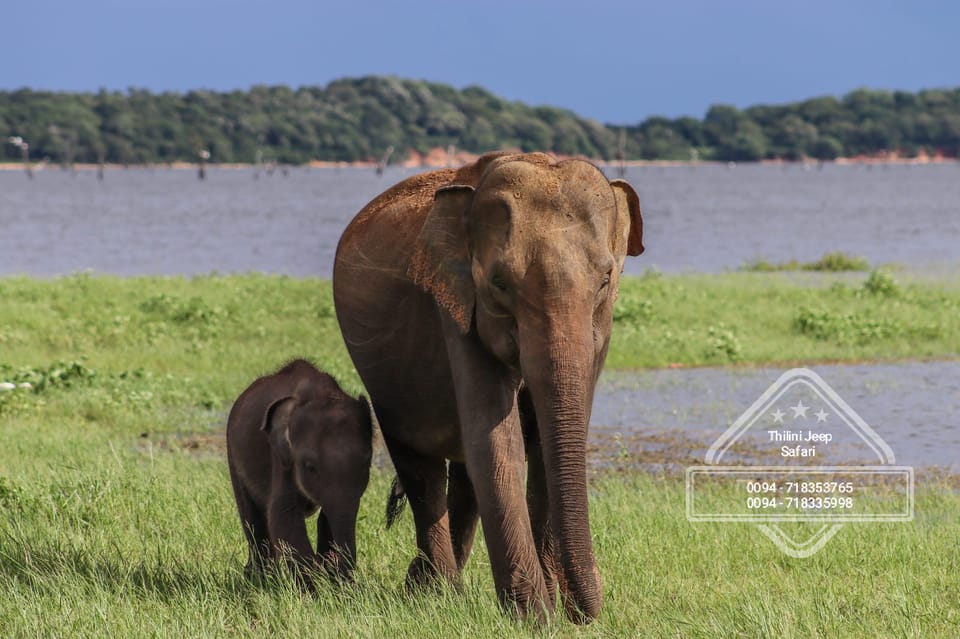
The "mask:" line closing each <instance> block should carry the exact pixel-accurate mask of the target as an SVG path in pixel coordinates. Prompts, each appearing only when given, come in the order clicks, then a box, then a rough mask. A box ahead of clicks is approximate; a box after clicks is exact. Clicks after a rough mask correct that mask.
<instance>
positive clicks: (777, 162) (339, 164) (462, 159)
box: [0, 153, 960, 171]
mask: <svg viewBox="0 0 960 639" xmlns="http://www.w3.org/2000/svg"><path fill="white" fill-rule="evenodd" d="M478 157H479V154H474V153H457V154H456V156H455V157H454V158H453V160H452V161H451V160H450V159H448V158H447V157H446V155H445V154H437V153H430V154H427V155H420V154H412V155H411V156H410V157H409V158H407V159H406V160H404V161H402V162H397V163H394V164H389V165H388V166H387V168H388V169H389V168H397V167H400V168H407V169H410V168H413V169H415V168H422V169H425V170H426V169H443V168H456V167H459V166H463V165H464V164H469V163H471V162H473V161H474V160H476V159H477V158H478ZM557 157H558V158H563V157H566V156H560V155H558V156H557ZM586 159H587V160H588V161H590V162H593V163H594V164H596V165H597V166H599V167H601V168H605V169H616V168H618V167H620V166H625V167H628V168H636V167H697V166H719V167H728V168H733V167H735V166H738V165H746V166H755V165H760V166H765V165H773V166H803V167H812V166H823V165H830V164H835V165H837V166H851V165H853V166H857V165H871V166H872V165H929V164H934V165H948V164H960V158H953V157H946V156H943V155H934V156H930V155H923V154H921V155H918V156H916V157H913V158H907V157H900V156H898V155H897V154H895V153H894V154H886V155H879V156H854V157H840V158H835V159H833V160H815V159H811V158H807V159H803V160H784V159H781V158H777V159H771V160H760V161H759V162H732V161H730V162H725V161H721V160H697V161H690V160H627V161H625V162H623V163H621V162H619V161H616V160H612V161H604V160H594V159H590V158H586ZM199 166H200V164H199V163H197V162H183V161H177V162H153V163H145V164H126V165H125V164H116V163H106V164H104V165H103V169H104V170H105V171H118V170H124V169H169V170H197V169H198V168H199ZM377 167H378V163H377V162H376V161H373V160H362V161H352V162H348V161H336V160H311V161H310V162H307V163H306V164H261V165H259V167H258V165H257V164H254V163H245V162H224V163H217V162H207V163H206V168H207V169H246V170H250V169H257V168H260V169H261V170H264V171H272V170H276V169H278V168H280V169H285V168H301V169H302V168H307V169H376V168H377ZM24 168H25V167H24V165H23V163H22V162H0V171H23V170H24ZM99 168H100V165H98V164H93V163H87V162H77V163H74V164H72V165H61V164H58V163H53V162H44V161H39V162H32V163H31V164H30V169H31V170H33V171H56V170H60V171H69V170H74V171H96V170H98V169H99Z"/></svg>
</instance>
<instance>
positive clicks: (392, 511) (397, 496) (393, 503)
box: [387, 475, 407, 529]
mask: <svg viewBox="0 0 960 639" xmlns="http://www.w3.org/2000/svg"><path fill="white" fill-rule="evenodd" d="M406 503H407V494H406V493H405V492H403V486H401V485H400V478H399V477H397V476H396V475H394V477H393V484H391V485H390V495H389V496H388V497H387V529H389V528H390V526H392V525H393V522H394V521H396V519H397V517H399V516H400V514H401V513H402V512H403V506H404V505H405V504H406Z"/></svg>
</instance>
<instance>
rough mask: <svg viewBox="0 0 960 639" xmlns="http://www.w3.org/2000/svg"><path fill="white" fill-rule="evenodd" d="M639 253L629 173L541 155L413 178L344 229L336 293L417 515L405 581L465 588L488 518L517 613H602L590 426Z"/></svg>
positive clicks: (503, 157) (494, 560)
mask: <svg viewBox="0 0 960 639" xmlns="http://www.w3.org/2000/svg"><path fill="white" fill-rule="evenodd" d="M642 250H643V245H642V221H641V214H640V205H639V200H638V198H637V194H636V192H635V191H634V190H633V188H632V187H631V186H630V185H629V184H628V183H626V182H624V181H622V180H614V181H612V182H611V181H608V180H607V179H606V177H604V175H603V173H602V172H601V171H600V170H599V169H597V168H596V167H595V166H593V165H592V164H590V163H589V162H585V161H582V160H563V161H556V160H555V159H554V158H552V157H551V156H548V155H544V154H503V153H500V154H490V155H486V156H483V157H481V158H480V159H479V160H478V161H477V162H476V163H474V164H471V165H468V166H464V167H462V168H460V169H447V170H441V171H435V172H431V173H424V174H421V175H417V176H414V177H411V178H409V179H407V180H405V181H403V182H401V183H400V184H397V185H396V186H394V187H393V188H391V189H389V190H387V191H386V192H384V193H383V194H381V195H380V196H379V197H377V198H376V199H374V200H373V201H372V202H370V203H369V204H368V205H367V206H366V207H365V208H364V209H363V210H362V211H360V213H359V214H358V215H357V216H356V217H355V218H354V219H353V221H352V222H351V223H350V224H349V225H348V227H347V229H346V230H345V231H344V233H343V236H342V237H341V239H340V243H339V245H338V248H337V255H336V261H335V265H334V276H333V289H334V302H335V306H336V311H337V319H338V320H339V322H340V327H341V329H342V331H343V336H344V340H345V342H346V345H347V349H348V350H349V352H350V355H351V357H352V359H353V362H354V364H355V365H356V369H357V372H358V373H359V374H360V377H361V378H362V380H363V382H364V384H365V385H366V388H367V391H368V392H369V394H370V398H371V402H372V404H373V408H374V412H375V413H376V415H377V418H378V420H379V424H380V429H381V431H382V433H383V436H384V441H385V442H386V445H387V448H388V450H389V452H390V456H391V459H392V460H393V463H394V466H395V468H396V471H397V475H398V477H399V480H400V484H401V485H402V488H403V491H404V492H405V493H406V494H407V497H408V499H409V502H410V505H411V509H412V510H413V516H414V522H415V525H416V531H417V547H418V555H417V557H416V558H415V559H414V561H413V563H412V564H411V565H410V569H409V571H408V575H407V580H408V583H413V584H418V583H422V582H425V581H430V580H432V579H434V578H437V577H445V578H446V579H448V580H450V581H451V582H454V583H456V582H457V580H458V578H459V572H460V569H461V568H462V566H463V564H464V562H465V561H466V558H467V556H468V555H469V552H470V547H471V544H472V541H473V536H474V532H475V528H476V522H477V517H478V515H479V518H480V520H481V521H482V523H483V530H484V539H485V542H486V544H487V548H488V551H489V555H490V562H491V566H492V569H493V577H494V582H495V584H496V589H497V594H498V597H499V599H500V601H501V602H502V604H503V605H504V606H505V607H507V608H508V609H511V610H515V611H516V612H517V613H518V614H520V615H521V616H526V615H528V614H534V615H536V616H538V617H545V616H547V615H549V614H550V611H551V610H552V609H553V608H554V606H555V601H556V591H557V590H558V589H559V592H560V594H561V597H562V601H563V605H564V608H565V610H566V611H567V614H568V616H570V617H571V618H572V619H573V620H574V621H577V622H580V623H583V622H588V621H590V620H591V619H593V618H595V617H596V616H597V615H598V614H599V612H600V607H601V602H602V588H601V583H600V574H599V572H598V570H597V565H596V560H595V558H594V553H593V546H592V540H591V536H590V525H589V515H588V509H587V486H586V438H587V425H588V424H589V421H590V412H591V408H592V404H593V393H594V387H595V384H596V380H597V376H598V375H599V374H600V370H601V369H602V367H603V362H604V359H605V358H606V352H607V347H608V344H609V340H610V331H611V327H612V309H613V302H614V300H615V299H616V296H617V287H618V283H619V279H620V273H621V272H622V270H623V263H624V260H625V258H626V256H627V255H628V254H629V255H638V254H640V253H641V252H642ZM528 459H529V463H528V462H527V460H528ZM446 460H449V462H450V465H449V480H448V472H447V467H446ZM448 484H449V485H448Z"/></svg>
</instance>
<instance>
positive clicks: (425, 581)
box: [404, 555, 460, 592]
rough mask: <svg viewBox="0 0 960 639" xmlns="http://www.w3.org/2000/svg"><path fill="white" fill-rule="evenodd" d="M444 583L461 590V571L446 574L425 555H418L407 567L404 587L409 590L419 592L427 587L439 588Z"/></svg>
mask: <svg viewBox="0 0 960 639" xmlns="http://www.w3.org/2000/svg"><path fill="white" fill-rule="evenodd" d="M444 583H447V584H448V585H449V586H451V587H452V588H453V589H454V590H458V591H459V590H460V575H459V573H457V572H455V571H454V572H449V573H448V574H444V572H443V571H441V570H439V569H438V568H437V566H436V565H434V564H433V563H432V562H431V561H430V560H429V559H427V558H426V557H424V556H423V555H417V556H416V557H415V558H414V559H413V561H411V562H410V567H409V568H408V569H407V578H406V580H405V582H404V587H405V588H406V590H407V592H418V591H422V590H425V589H439V588H440V587H442V585H443V584H444Z"/></svg>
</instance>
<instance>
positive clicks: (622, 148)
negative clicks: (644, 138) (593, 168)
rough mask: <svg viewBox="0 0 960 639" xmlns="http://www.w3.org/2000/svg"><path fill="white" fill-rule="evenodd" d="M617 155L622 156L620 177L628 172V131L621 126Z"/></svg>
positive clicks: (619, 170)
mask: <svg viewBox="0 0 960 639" xmlns="http://www.w3.org/2000/svg"><path fill="white" fill-rule="evenodd" d="M617 155H618V157H619V158H620V168H619V169H618V171H617V172H618V173H619V174H620V177H624V176H625V175H626V174H627V131H626V130H625V129H624V128H623V127H620V141H619V142H618V144H617Z"/></svg>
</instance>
